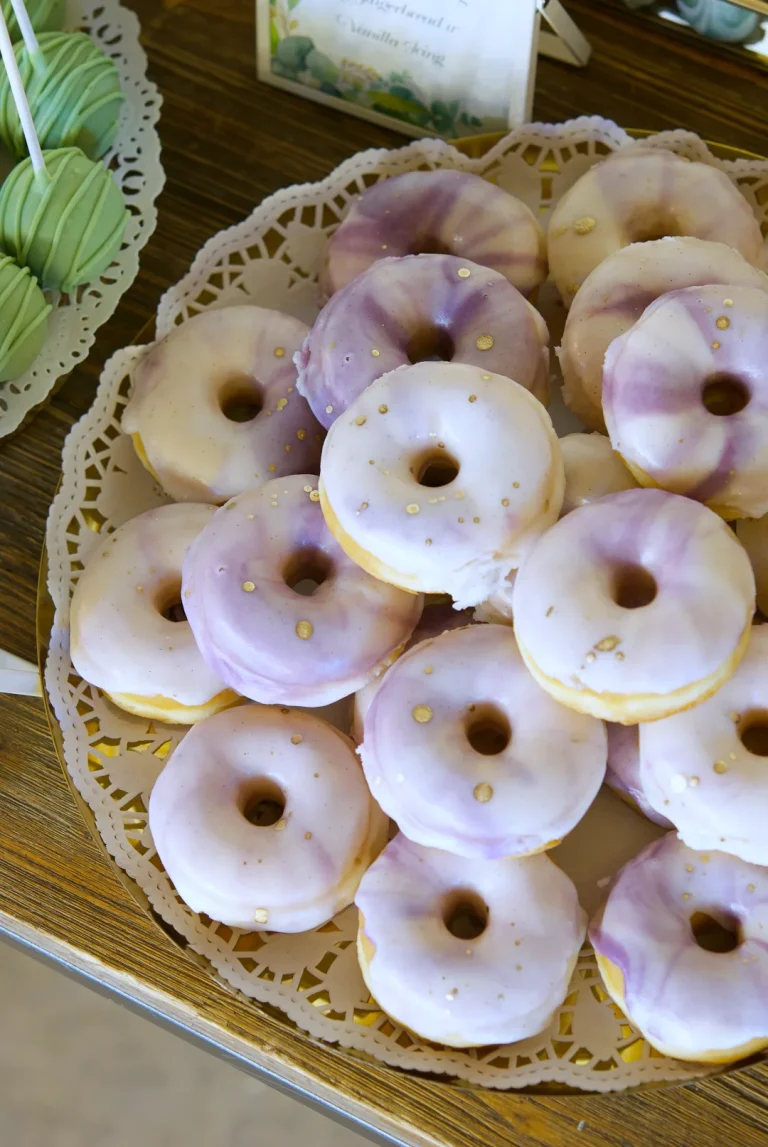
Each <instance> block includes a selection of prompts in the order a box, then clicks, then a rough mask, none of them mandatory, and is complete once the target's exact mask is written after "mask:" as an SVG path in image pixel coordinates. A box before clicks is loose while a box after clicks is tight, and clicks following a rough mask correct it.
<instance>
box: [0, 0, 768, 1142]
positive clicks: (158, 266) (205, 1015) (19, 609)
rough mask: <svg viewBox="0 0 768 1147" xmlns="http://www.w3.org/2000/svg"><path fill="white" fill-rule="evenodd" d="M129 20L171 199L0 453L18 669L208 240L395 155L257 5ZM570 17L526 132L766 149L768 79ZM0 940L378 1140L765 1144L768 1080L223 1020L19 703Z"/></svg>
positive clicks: (37, 715) (263, 1013)
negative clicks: (466, 1075) (127, 407)
mask: <svg viewBox="0 0 768 1147" xmlns="http://www.w3.org/2000/svg"><path fill="white" fill-rule="evenodd" d="M128 2H129V4H130V6H131V7H133V8H135V9H136V11H137V12H138V14H139V16H140V18H141V20H142V24H143V27H144V43H145V45H146V48H147V51H148V54H149V60H150V73H151V75H152V78H153V79H154V80H155V81H156V82H157V83H158V84H159V86H160V89H161V91H162V92H163V95H164V97H165V105H164V110H163V118H162V122H161V135H162V140H163V146H164V162H165V168H166V172H167V175H168V184H167V187H166V189H165V192H164V194H163V196H162V198H161V200H160V221H159V226H158V229H157V232H156V234H155V236H154V238H153V239H152V240H151V242H150V244H149V246H148V248H147V249H146V251H145V252H144V255H143V258H142V266H141V272H140V274H139V277H138V279H137V281H136V283H135V285H134V286H133V288H132V289H131V290H130V291H129V292H128V294H127V295H126V297H125V299H124V300H123V302H122V305H121V306H120V308H119V309H118V312H117V314H116V315H115V316H114V318H113V319H112V321H111V322H110V323H108V324H107V326H106V328H104V329H103V330H102V331H101V332H100V334H99V336H98V338H97V341H96V345H95V346H94V348H93V351H92V352H91V355H90V358H89V360H88V362H87V363H86V364H84V365H83V366H81V367H79V368H78V369H77V370H76V371H75V373H74V374H73V375H72V376H71V377H70V379H69V380H68V381H67V383H66V384H65V385H64V386H63V387H62V389H61V390H60V391H59V393H58V395H57V396H56V397H55V398H54V400H53V401H52V402H51V404H50V405H49V406H48V408H47V409H46V410H45V411H44V412H42V413H40V414H39V415H38V417H37V418H35V420H34V421H33V422H32V423H31V424H30V425H29V426H27V427H26V429H24V430H23V431H22V432H21V433H20V434H19V435H17V436H16V437H15V438H14V439H13V440H12V441H10V442H3V443H2V444H0V491H1V492H2V498H1V499H0V601H2V603H3V608H2V609H1V610H0V647H4V648H6V649H8V650H9V651H11V652H13V653H16V654H18V655H20V656H22V657H26V658H27V659H29V660H34V659H35V657H36V648H35V598H36V588H37V576H38V563H39V559H40V550H41V545H42V541H43V534H44V527H45V518H46V513H47V509H48V505H49V503H50V500H51V497H52V495H53V493H54V491H55V488H56V483H57V480H58V473H59V455H60V451H61V446H62V442H63V440H64V437H65V435H66V433H67V431H68V430H69V428H70V426H71V425H72V423H73V422H74V421H75V420H76V419H77V418H79V416H80V415H81V414H82V413H83V411H85V410H86V408H87V407H88V405H89V404H90V402H91V399H92V397H93V393H94V388H95V385H96V380H97V377H98V374H99V370H100V368H101V365H102V363H103V362H104V360H105V358H106V357H107V356H108V355H109V354H111V353H112V351H114V350H115V349H117V348H118V347H120V346H123V345H124V344H126V343H128V342H130V341H131V339H132V338H133V337H134V336H135V335H136V333H137V332H138V331H139V330H140V328H141V327H142V326H143V325H144V323H145V322H146V321H147V319H148V318H149V317H150V316H151V314H152V313H153V311H154V308H155V306H156V304H157V301H158V299H159V297H160V294H161V292H162V291H163V289H164V288H165V287H166V286H167V285H168V284H169V283H172V282H174V281H175V280H177V279H178V278H179V277H180V276H181V275H182V274H183V272H184V271H185V270H186V269H187V266H188V264H189V262H190V260H191V258H192V256H193V255H194V253H195V251H196V250H197V249H198V247H199V246H200V245H201V244H202V243H203V241H204V240H205V239H207V238H208V236H209V235H211V234H213V232H215V231H217V230H218V229H219V228H221V227H225V226H227V225H229V224H231V223H234V222H236V221H238V220H239V219H241V218H242V217H243V216H245V215H246V214H248V212H249V211H250V210H251V208H252V207H253V205H254V203H256V202H258V201H259V200H260V199H261V198H262V197H263V196H264V195H267V194H269V193H270V192H272V191H274V190H275V189H276V188H278V187H281V186H283V185H285V184H290V183H294V182H302V181H306V180H315V179H319V178H321V177H322V176H324V175H326V174H327V173H328V172H329V171H330V170H331V168H333V167H335V166H336V164H338V163H339V162H340V161H341V160H342V159H344V158H346V157H347V156H349V155H351V154H352V153H353V152H355V151H358V150H359V149H361V148H365V147H370V146H371V145H385V146H389V145H398V144H399V143H401V142H402V140H401V137H399V136H396V135H394V134H392V133H390V132H388V131H386V130H384V129H381V128H378V127H373V126H371V125H370V124H367V123H365V122H364V121H362V120H358V119H354V118H353V117H351V116H344V115H341V114H338V113H336V112H332V111H328V110H326V109H323V108H320V107H318V106H316V105H314V104H311V103H309V102H306V101H304V100H301V99H298V98H294V97H292V96H289V95H285V94H283V93H281V92H278V91H276V90H275V89H272V88H269V87H264V86H261V85H259V84H257V83H256V81H255V78H254V53H253V3H252V0H165V2H164V3H162V4H161V3H159V2H158V0H128ZM568 7H569V9H570V10H571V12H572V13H573V15H574V16H575V17H576V18H577V20H578V21H579V23H580V25H581V27H582V28H583V30H584V31H585V32H586V34H587V35H588V36H589V37H590V39H591V41H592V44H593V47H594V58H593V61H592V63H591V65H590V66H589V68H588V69H587V70H586V71H577V70H573V69H571V68H568V67H566V66H564V65H559V64H556V63H553V62H550V61H542V62H541V64H540V68H539V79H538V84H537V94H536V109H535V111H536V116H537V117H538V118H541V119H545V120H562V119H566V118H568V117H570V116H574V115H578V114H583V113H600V114H603V115H607V116H611V117H612V118H614V119H615V120H617V121H618V122H619V123H621V124H623V125H624V126H626V127H639V128H654V129H661V128H668V127H669V128H671V127H678V126H684V127H688V128H691V129H693V130H695V131H697V132H699V133H700V134H701V135H703V136H705V137H708V138H709V139H712V140H717V141H720V142H723V143H729V144H733V145H735V146H739V147H742V148H746V149H748V150H751V151H755V152H761V151H765V150H768V142H767V141H766V136H765V129H764V122H765V121H764V112H765V108H766V106H768V102H767V101H768V78H767V73H766V71H765V70H762V69H761V67H760V65H759V64H757V63H755V64H754V65H748V64H746V63H744V62H743V60H742V59H741V58H740V57H739V56H738V55H736V54H734V53H732V52H727V51H726V52H721V51H718V50H716V49H714V48H712V47H711V46H710V45H708V44H706V43H705V42H704V41H702V40H699V39H698V38H696V37H695V36H694V35H693V34H692V33H690V32H688V31H685V30H682V29H674V28H671V27H669V26H661V25H660V24H658V23H654V22H653V21H646V20H645V19H641V18H638V17H637V16H631V15H630V14H629V13H627V12H626V11H625V10H624V9H623V8H621V7H620V6H619V5H618V4H614V3H613V2H612V0H568ZM0 930H2V931H3V932H4V933H5V934H6V935H7V936H8V937H10V938H14V939H16V940H18V941H20V942H21V943H24V944H27V945H29V946H31V947H32V948H34V949H37V950H38V951H39V952H41V953H44V954H45V955H46V956H48V957H51V958H53V959H55V960H58V961H60V962H61V964H62V965H64V966H65V967H67V968H69V969H72V970H75V971H76V972H79V973H82V974H84V975H85V976H88V977H90V978H91V980H92V981H93V982H94V983H95V984H97V985H102V986H103V987H105V988H106V989H107V990H110V991H112V992H113V993H116V994H118V995H119V996H121V997H122V998H123V999H124V1000H125V1001H128V1002H131V1003H133V1004H134V1005H138V1006H140V1007H142V1008H145V1009H146V1010H147V1012H148V1014H152V1015H154V1016H155V1017H156V1018H160V1019H161V1020H164V1021H166V1022H168V1023H170V1024H172V1025H176V1026H177V1028H178V1030H180V1031H181V1032H184V1033H187V1034H189V1035H191V1036H193V1037H196V1038H198V1039H200V1040H202V1041H205V1042H206V1043H207V1044H208V1046H210V1047H211V1048H215V1049H218V1050H219V1051H221V1052H224V1053H225V1054H229V1055H231V1056H233V1057H235V1058H236V1060H237V1062H238V1063H239V1064H240V1065H241V1066H243V1067H245V1068H246V1069H249V1070H252V1071H255V1072H258V1073H260V1074H262V1075H263V1076H264V1077H265V1078H266V1079H268V1080H269V1081H271V1082H273V1083H274V1084H275V1085H276V1086H278V1087H282V1088H284V1089H286V1090H289V1091H293V1092H294V1093H297V1094H300V1095H301V1096H302V1097H303V1098H305V1099H307V1100H309V1101H310V1102H314V1103H315V1104H316V1105H319V1106H321V1107H324V1108H325V1109H326V1110H328V1111H331V1112H335V1113H337V1114H340V1115H341V1116H342V1117H344V1118H346V1119H347V1120H351V1121H357V1122H358V1123H359V1125H362V1127H364V1128H368V1129H370V1130H371V1132H372V1133H374V1132H376V1133H378V1135H379V1136H380V1138H381V1141H387V1142H397V1143H406V1144H413V1145H415V1144H419V1145H421V1144H450V1145H457V1147H458V1145H461V1147H470V1145H473V1147H479V1145H481V1144H483V1145H490V1144H492V1145H494V1147H496V1145H503V1144H516V1145H519V1147H533V1145H535V1144H546V1145H551V1147H562V1145H565V1144H568V1147H572V1145H573V1144H574V1143H584V1144H585V1145H586V1144H589V1145H590V1147H646V1145H648V1144H651V1143H653V1144H658V1145H660V1147H661V1145H664V1147H720V1145H721V1144H723V1143H726V1144H733V1145H734V1147H751V1145H753V1144H754V1145H755V1147H756V1145H757V1144H765V1142H766V1136H767V1135H768V1066H758V1067H753V1068H750V1069H748V1070H745V1071H742V1072H739V1073H737V1074H732V1075H729V1076H726V1077H724V1078H722V1079H717V1080H713V1081H709V1082H702V1083H696V1084H692V1085H689V1086H686V1087H678V1088H675V1089H664V1088H658V1089H653V1090H647V1091H643V1092H639V1093H634V1094H622V1095H616V1096H611V1097H597V1096H578V1095H577V1096H568V1095H556V1096H549V1095H543V1094H536V1095H526V1096H521V1095H516V1094H499V1093H494V1092H480V1091H473V1090H471V1089H468V1088H464V1087H458V1086H452V1085H448V1084H446V1083H445V1082H441V1081H440V1080H438V1079H434V1078H417V1077H415V1076H409V1075H405V1074H402V1073H399V1072H397V1071H394V1070H390V1069H386V1068H384V1067H382V1066H380V1065H376V1064H370V1063H366V1062H363V1061H362V1060H361V1059H360V1058H353V1057H352V1056H349V1055H345V1054H341V1053H339V1052H337V1051H335V1050H333V1049H332V1048H330V1047H325V1046H321V1045H319V1044H316V1043H312V1042H307V1041H306V1040H305V1039H304V1038H303V1037H299V1036H298V1035H297V1034H296V1033H294V1032H293V1031H292V1030H291V1029H289V1028H288V1027H287V1026H286V1024H285V1023H284V1022H283V1021H282V1020H280V1019H279V1017H278V1016H277V1014H276V1013H275V1014H273V1013H271V1012H269V1011H268V1010H266V1009H264V1008H259V1007H256V1006H247V1005H243V1006H240V1005H238V1004H236V1003H234V1002H233V999H232V996H231V995H230V994H229V993H228V992H227V991H225V990H224V989H223V988H221V987H220V986H218V985H217V984H216V983H215V982H214V981H213V980H212V979H210V978H209V977H208V976H207V975H206V974H205V973H204V972H203V971H202V969H200V968H199V967H198V966H197V965H196V964H194V963H193V962H192V961H191V960H189V959H188V957H186V956H185V955H184V953H183V952H181V951H180V950H179V948H178V947H177V946H176V945H175V944H174V943H173V942H172V940H171V939H170V938H168V937H167V936H165V935H163V933H162V932H161V931H160V929H159V928H158V927H157V925H156V924H155V923H153V922H152V921H151V920H150V919H149V918H148V917H147V916H145V915H144V914H143V912H142V911H141V909H140V908H139V907H138V906H137V905H136V904H135V903H134V901H133V900H132V899H131V897H130V896H129V894H128V892H127V891H126V890H125V888H124V887H123V885H122V884H121V882H120V881H119V880H118V878H117V877H116V875H115V873H114V871H113V869H112V868H111V867H110V865H109V864H108V863H107V861H106V860H105V859H104V856H103V855H102V853H101V851H100V849H99V848H98V847H97V845H96V843H95V842H94V840H93V839H92V837H91V836H90V834H89V832H88V830H87V829H86V827H85V825H84V824H83V822H82V820H81V818H80V815H79V812H78V809H77V806H76V804H75V801H74V799H73V797H72V795H71V793H70V790H69V788H68V786H67V783H66V781H65V779H64V777H63V775H62V772H61V769H60V766H59V763H58V761H57V758H56V756H55V753H54V751H53V746H52V743H51V738H50V734H49V732H48V727H47V725H46V720H45V715H44V711H43V705H42V702H40V701H37V700H23V699H19V698H11V697H0ZM255 1141H258V1132H256V1134H255Z"/></svg>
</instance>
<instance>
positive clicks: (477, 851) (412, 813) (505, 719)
mask: <svg viewBox="0 0 768 1147" xmlns="http://www.w3.org/2000/svg"><path fill="white" fill-rule="evenodd" d="M360 759H361V760H362V762H363V769H364V771H365V776H366V780H367V781H368V785H369V787H370V789H371V791H372V792H373V794H374V796H375V797H376V800H377V801H378V803H379V804H380V805H381V807H382V808H383V809H384V811H385V812H387V813H389V815H390V816H391V817H392V818H393V819H394V820H395V821H396V822H397V824H398V826H399V828H400V831H401V832H403V833H405V835H406V836H407V837H408V838H409V839H410V840H414V841H416V843H417V844H422V845H424V846H425V847H427V848H439V849H443V850H444V851H446V852H451V853H454V854H455V855H456V856H466V857H470V858H472V859H475V860H498V859H500V858H502V857H505V856H526V855H530V854H531V853H534V852H540V851H542V850H543V849H546V848H552V847H553V846H554V845H555V844H557V843H559V841H560V840H561V839H562V838H563V837H564V836H565V835H566V833H568V832H570V831H571V829H572V828H573V827H574V826H575V825H576V824H578V822H579V821H580V820H581V818H582V817H583V816H584V814H585V813H586V811H587V809H588V808H589V806H590V805H591V804H592V801H593V800H594V799H595V797H596V796H597V792H598V789H599V788H600V785H601V784H602V783H603V777H604V776H605V762H606V741H605V727H604V725H603V723H602V721H595V720H594V718H592V717H585V716H584V715H583V714H581V713H574V712H573V710H571V709H566V708H565V706H563V705H558V703H557V701H553V700H552V698H551V697H550V696H549V694H548V693H545V692H544V690H543V689H541V688H540V686H538V685H537V684H536V682H535V681H534V680H533V678H532V677H531V675H530V673H529V672H528V670H527V669H526V668H525V665H524V664H523V661H522V658H521V657H520V654H519V653H518V650H517V644H516V642H515V635H514V633H513V632H512V630H511V629H510V628H509V627H508V626H506V625H475V626H471V627H469V628H465V629H456V630H453V632H451V633H444V634H443V635H442V636H441V637H436V638H433V639H431V640H429V641H422V642H421V643H420V644H419V645H417V646H415V647H414V648H413V649H411V650H410V652H409V653H406V654H405V656H404V657H402V658H400V660H399V661H398V662H397V663H396V664H395V665H394V666H393V667H392V668H391V669H390V670H389V672H388V673H387V675H386V677H385V678H384V680H383V682H382V684H381V686H380V688H379V689H378V691H377V693H376V696H375V697H374V699H373V703H372V705H371V708H370V710H369V712H368V716H367V718H366V722H365V739H364V741H363V744H362V746H361V747H360Z"/></svg>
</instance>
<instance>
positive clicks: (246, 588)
mask: <svg viewBox="0 0 768 1147" xmlns="http://www.w3.org/2000/svg"><path fill="white" fill-rule="evenodd" d="M255 589H256V586H255V585H254V584H253V582H252V581H244V582H243V592H244V593H253V591H254V590H255Z"/></svg>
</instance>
